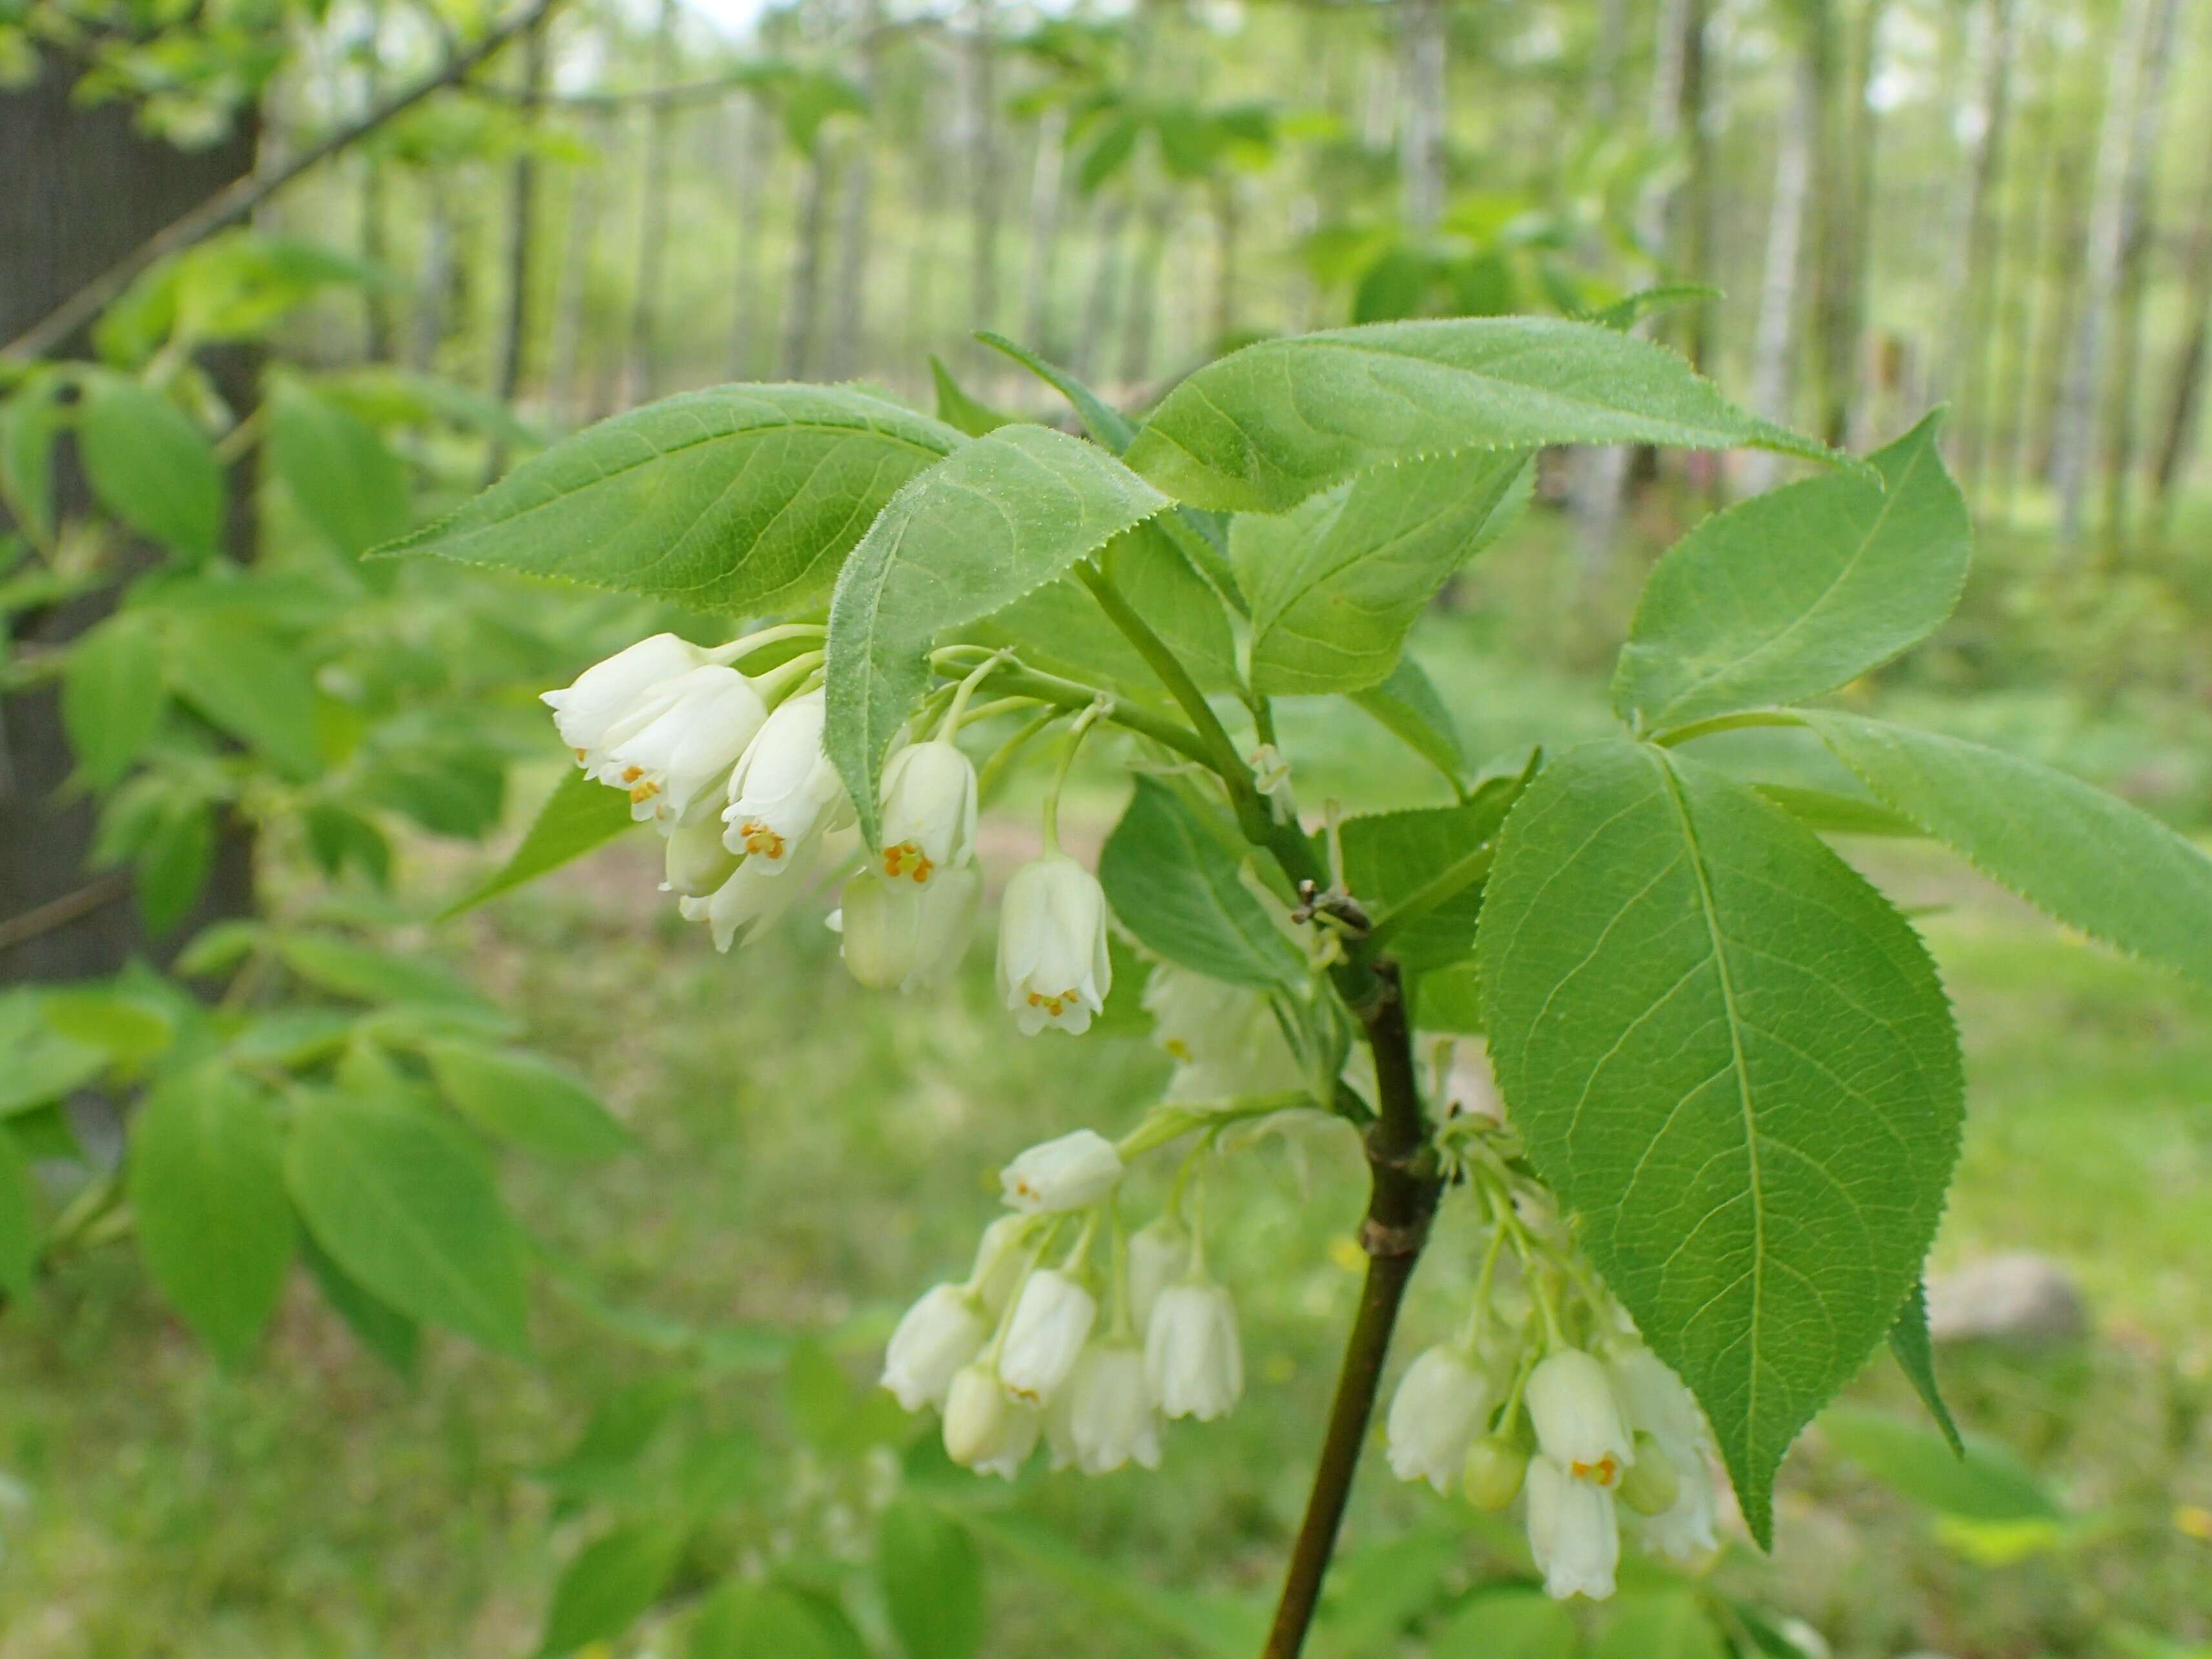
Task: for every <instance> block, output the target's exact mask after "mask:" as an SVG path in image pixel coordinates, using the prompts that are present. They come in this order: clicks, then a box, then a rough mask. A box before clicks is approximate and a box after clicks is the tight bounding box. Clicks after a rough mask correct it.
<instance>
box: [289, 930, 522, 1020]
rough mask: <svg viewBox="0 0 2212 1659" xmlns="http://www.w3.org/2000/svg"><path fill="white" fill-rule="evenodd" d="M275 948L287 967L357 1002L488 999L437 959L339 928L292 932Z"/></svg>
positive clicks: (477, 1002) (319, 986) (319, 987)
mask: <svg viewBox="0 0 2212 1659" xmlns="http://www.w3.org/2000/svg"><path fill="white" fill-rule="evenodd" d="M276 951H277V954H278V955H279V956H281V957H283V959H284V965H285V966H286V967H288V968H289V969H291V970H292V971H293V972H294V973H295V974H297V975H299V976H300V977H301V979H303V980H305V981H307V983H308V984H310V985H312V986H313V987H315V988H316V989H317V990H319V991H328V992H329V993H331V994H332V995H333V996H341V997H349V998H351V999H352V1000H355V1001H356V1002H377V1003H383V1002H428V1003H437V1004H457V1003H458V1004H463V1005H471V1004H475V1005H480V1004H481V1003H482V1001H483V999H482V998H480V997H478V996H477V994H476V993H475V992H473V991H471V990H470V989H469V987H467V986H465V985H464V984H462V983H461V981H459V980H458V979H456V978H454V977H453V975H452V974H450V973H448V972H447V970H446V969H443V968H441V967H440V966H439V965H438V964H437V963H434V962H429V961H426V960H425V959H424V958H422V957H419V956H397V955H394V954H392V953H391V952H389V951H376V950H372V949H370V948H369V947H368V945H356V944H355V943H354V942H353V941H352V940H350V939H340V938H339V937H338V936H337V934H335V933H287V934H284V935H283V937H282V938H280V939H278V940H277V942H276Z"/></svg>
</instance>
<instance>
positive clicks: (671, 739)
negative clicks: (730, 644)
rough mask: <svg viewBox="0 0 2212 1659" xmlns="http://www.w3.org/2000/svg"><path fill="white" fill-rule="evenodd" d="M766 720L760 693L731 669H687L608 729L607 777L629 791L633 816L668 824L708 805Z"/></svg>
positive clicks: (741, 675)
mask: <svg viewBox="0 0 2212 1659" xmlns="http://www.w3.org/2000/svg"><path fill="white" fill-rule="evenodd" d="M767 719H768V708H767V706H766V705H765V704H763V702H761V696H760V693H759V692H758V691H757V690H754V689H753V683H752V682H751V681H750V680H749V679H747V678H745V677H744V675H743V674H740V673H739V672H738V671H737V670H736V669H734V668H724V667H721V666H720V665H717V664H714V663H708V664H707V665H704V666H702V667H699V668H693V669H689V670H686V671H684V673H681V674H678V676H677V677H676V678H674V679H671V680H665V681H663V682H662V683H661V684H659V685H658V686H656V687H654V688H653V690H651V691H650V692H648V693H647V695H646V696H645V698H644V699H643V701H642V702H640V703H639V705H638V706H637V707H636V708H635V709H633V710H632V711H631V712H630V714H629V715H628V716H627V717H625V718H624V719H623V720H621V721H619V722H618V723H617V725H616V726H614V727H613V728H612V729H611V730H610V731H609V732H608V733H607V735H606V744H607V761H608V764H609V766H610V767H611V769H613V774H614V775H613V777H612V778H611V780H610V781H612V782H613V783H614V784H616V785H617V787H621V788H624V789H627V790H629V801H630V816H631V817H635V818H636V819H637V820H638V821H639V822H640V823H644V822H646V821H647V820H648V819H650V820H651V821H653V823H658V824H659V825H661V826H662V827H663V829H673V828H674V827H675V826H676V825H678V824H679V823H684V822H685V821H687V820H688V819H690V818H691V817H696V816H697V815H698V814H699V813H702V812H704V811H709V810H711V808H712V805H713V801H714V797H715V796H716V795H718V794H719V793H720V792H721V789H722V787H723V784H724V782H725V781H726V779H727V778H728V776H729V775H730V769H731V768H732V767H733V766H735V765H736V764H737V763H738V757H739V756H741V755H743V754H744V751H745V746H746V744H750V742H751V741H752V740H753V738H754V737H755V736H756V735H757V733H758V732H759V731H760V729H761V726H762V725H763V722H765V721H766V720H767Z"/></svg>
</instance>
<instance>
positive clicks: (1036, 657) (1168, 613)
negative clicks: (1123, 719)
mask: <svg viewBox="0 0 2212 1659" xmlns="http://www.w3.org/2000/svg"><path fill="white" fill-rule="evenodd" d="M1162 523H1164V520H1153V521H1152V522H1151V523H1149V524H1140V525H1139V526H1137V527H1136V528H1135V529H1133V530H1131V531H1129V532H1126V533H1125V534H1122V535H1120V536H1116V537H1115V538H1114V539H1113V540H1112V541H1110V542H1109V543H1107V544H1106V547H1105V550H1104V551H1103V553H1101V554H1100V556H1099V565H1100V568H1102V569H1103V570H1104V571H1105V573H1106V576H1107V580H1109V581H1111V582H1112V583H1113V584H1114V586H1115V588H1116V589H1117V590H1118V591H1119V592H1120V593H1121V597H1122V598H1123V599H1127V601H1128V602H1129V605H1130V608H1131V609H1133V611H1136V613H1137V614H1138V615H1139V617H1143V618H1144V619H1145V621H1146V623H1147V624H1148V625H1149V626H1150V627H1151V628H1152V631H1153V632H1154V633H1156V634H1158V635H1159V636H1160V638H1161V639H1162V640H1163V641H1164V642H1165V643H1166V644H1167V646H1168V647H1169V648H1170V650H1172V651H1173V652H1174V653H1175V654H1176V660H1177V661H1179V662H1181V663H1182V665H1183V666H1184V667H1185V668H1187V669H1188V670H1189V671H1190V675H1191V678H1193V679H1194V680H1196V681H1197V682H1198V684H1199V685H1200V688H1201V689H1202V690H1207V691H1228V690H1234V689H1235V688H1236V687H1237V684H1239V681H1238V679H1237V642H1236V639H1235V637H1234V636H1233V635H1231V633H1230V631H1229V619H1228V617H1226V616H1225V615H1224V614H1223V612H1222V609H1221V605H1220V603H1219V602H1218V600H1217V599H1215V597H1214V594H1213V591H1212V589H1211V588H1209V587H1208V586H1206V582H1205V581H1204V580H1201V579H1200V576H1199V574H1198V573H1197V572H1195V571H1194V570H1193V569H1192V568H1191V567H1190V565H1189V563H1188V562H1187V561H1186V560H1185V559H1184V557H1183V556H1182V554H1181V553H1179V552H1177V551H1176V548H1175V546H1174V544H1172V543H1171V542H1170V541H1169V540H1168V538H1167V537H1166V536H1165V535H1164V533H1163V532H1161V529H1160V526H1161V524H1162ZM969 632H970V633H971V635H972V636H973V637H974V638H975V639H976V640H978V641H981V642H983V643H985V644H992V645H999V644H1004V645H1009V646H1014V647H1018V648H1019V649H1020V651H1021V654H1022V660H1023V661H1024V662H1026V663H1030V664H1031V665H1034V666H1036V667H1038V668H1042V669H1046V670H1048V671H1054V672H1059V673H1062V674H1072V675H1073V676H1074V677H1075V678H1078V679H1079V680H1082V681H1084V682H1085V683H1086V684H1098V685H1103V686H1104V687H1106V688H1107V689H1108V690H1113V691H1116V692H1121V693H1125V694H1127V695H1128V696H1133V697H1137V698H1141V699H1146V700H1149V701H1152V702H1160V701H1162V700H1163V699H1164V697H1165V696H1166V695H1167V694H1166V691H1165V690H1164V688H1163V687H1162V686H1161V684H1160V681H1159V676H1158V675H1157V674H1155V673H1153V671H1152V667H1151V665H1149V664H1148V663H1146V661H1145V659H1144V658H1143V657H1142V656H1140V655H1139V654H1138V652H1137V648H1136V647H1134V646H1133V645H1131V644H1130V643H1129V640H1128V636H1127V635H1125V634H1123V633H1122V632H1121V629H1118V628H1116V627H1115V625H1114V623H1113V622H1112V621H1111V620H1110V619H1109V617H1107V615H1106V613H1105V612H1104V611H1102V610H1100V609H1099V606H1098V600H1097V597H1096V596H1095V595H1093V594H1092V593H1091V591H1090V590H1089V589H1088V588H1086V587H1085V586H1083V585H1082V583H1080V582H1079V581H1076V580H1073V578H1070V577H1065V576H1063V577H1062V578H1060V580H1057V581H1051V582H1047V583H1046V584H1045V585H1044V586H1042V587H1040V588H1039V589H1037V591H1036V592H1034V593H1032V594H1030V596H1029V597H1028V598H1026V599H1020V600H1018V601H1017V602H1016V603H1014V604H1013V605H1010V606H1008V607H1007V608H1006V610H1004V611H1000V612H998V613H997V614H996V615H994V616H992V617H988V618H987V619H986V620H985V621H983V622H982V623H979V624H978V625H977V626H976V627H975V629H972V630H969Z"/></svg>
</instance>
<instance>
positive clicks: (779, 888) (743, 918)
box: [676, 836, 846, 951]
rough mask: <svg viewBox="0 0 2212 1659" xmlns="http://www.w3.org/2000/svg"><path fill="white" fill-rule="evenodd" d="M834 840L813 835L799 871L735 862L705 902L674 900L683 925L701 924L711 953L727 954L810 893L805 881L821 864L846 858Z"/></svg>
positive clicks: (803, 852)
mask: <svg viewBox="0 0 2212 1659" xmlns="http://www.w3.org/2000/svg"><path fill="white" fill-rule="evenodd" d="M836 840H837V838H836V837H834V836H831V837H823V836H815V837H814V838H813V839H812V840H811V841H810V842H808V843H807V844H806V846H805V848H803V849H802V851H801V854H800V859H801V862H802V863H803V865H804V866H805V867H804V868H801V869H793V870H789V871H778V870H777V869H775V867H774V866H771V865H766V864H761V863H757V862H756V861H755V860H751V859H740V860H738V867H737V869H736V871H735V872H732V875H731V877H730V878H729V879H728V880H727V881H726V882H724V883H723V884H721V885H720V887H717V888H716V889H715V890H714V892H712V893H711V894H709V895H708V896H707V897H705V898H687V899H683V900H680V901H678V904H677V907H676V908H678V910H680V911H681V912H682V913H683V915H684V920H685V921H703V922H705V923H706V924H707V925H708V927H710V928H712V929H713V930H714V948H715V949H716V950H717V951H727V950H728V949H729V948H730V946H731V945H733V944H736V943H738V942H740V940H741V939H750V937H751V936H752V935H753V934H754V933H757V932H758V931H759V930H760V929H761V928H763V927H768V926H769V924H771V923H772V922H774V921H775V919H776V918H777V917H779V916H781V915H782V914H783V913H784V912H785V911H787V910H788V909H789V908H791V907H792V906H793V904H795V903H797V902H799V900H800V899H801V898H803V897H805V896H806V894H807V892H808V891H809V890H810V888H811V884H810V882H809V881H808V879H807V878H808V877H809V876H810V875H811V873H812V872H813V871H815V870H817V869H818V868H820V867H821V866H823V865H827V864H835V863H836V862H837V861H838V860H841V859H842V858H843V857H844V856H846V851H845V849H844V848H842V847H841V846H838V845H836V844H835V843H836Z"/></svg>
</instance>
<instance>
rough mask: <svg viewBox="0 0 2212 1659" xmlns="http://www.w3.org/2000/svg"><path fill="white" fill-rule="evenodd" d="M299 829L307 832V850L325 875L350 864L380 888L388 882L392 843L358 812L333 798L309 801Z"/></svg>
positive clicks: (334, 872)
mask: <svg viewBox="0 0 2212 1659" xmlns="http://www.w3.org/2000/svg"><path fill="white" fill-rule="evenodd" d="M301 828H303V829H305V830H306V831H307V850H308V851H309V852H310V853H311V854H313V855H314V860H315V864H316V866H317V867H318V868H319V869H320V870H321V871H322V872H323V873H324V874H325V875H326V876H329V877H331V878H332V879H336V878H337V877H338V876H340V875H342V874H343V873H344V872H345V869H346V866H349V865H351V866H354V867H355V868H356V869H358V870H359V871H361V872H362V874H363V875H365V876H367V877H368V878H369V879H370V880H371V881H373V882H374V883H375V884H377V885H378V886H379V887H383V886H387V885H389V884H390V882H391V879H392V843H391V842H389V841H387V840H386V839H385V836H384V832H383V831H382V830H381V829H378V828H377V827H376V826H375V825H374V823H370V822H369V821H368V819H367V818H365V817H362V815H361V814H360V813H358V812H356V811H350V810H349V809H348V808H346V807H343V806H341V805H338V804H337V802H336V801H330V800H319V801H311V802H310V803H308V805H307V811H306V812H305V813H304V814H303V815H302V821H301Z"/></svg>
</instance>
